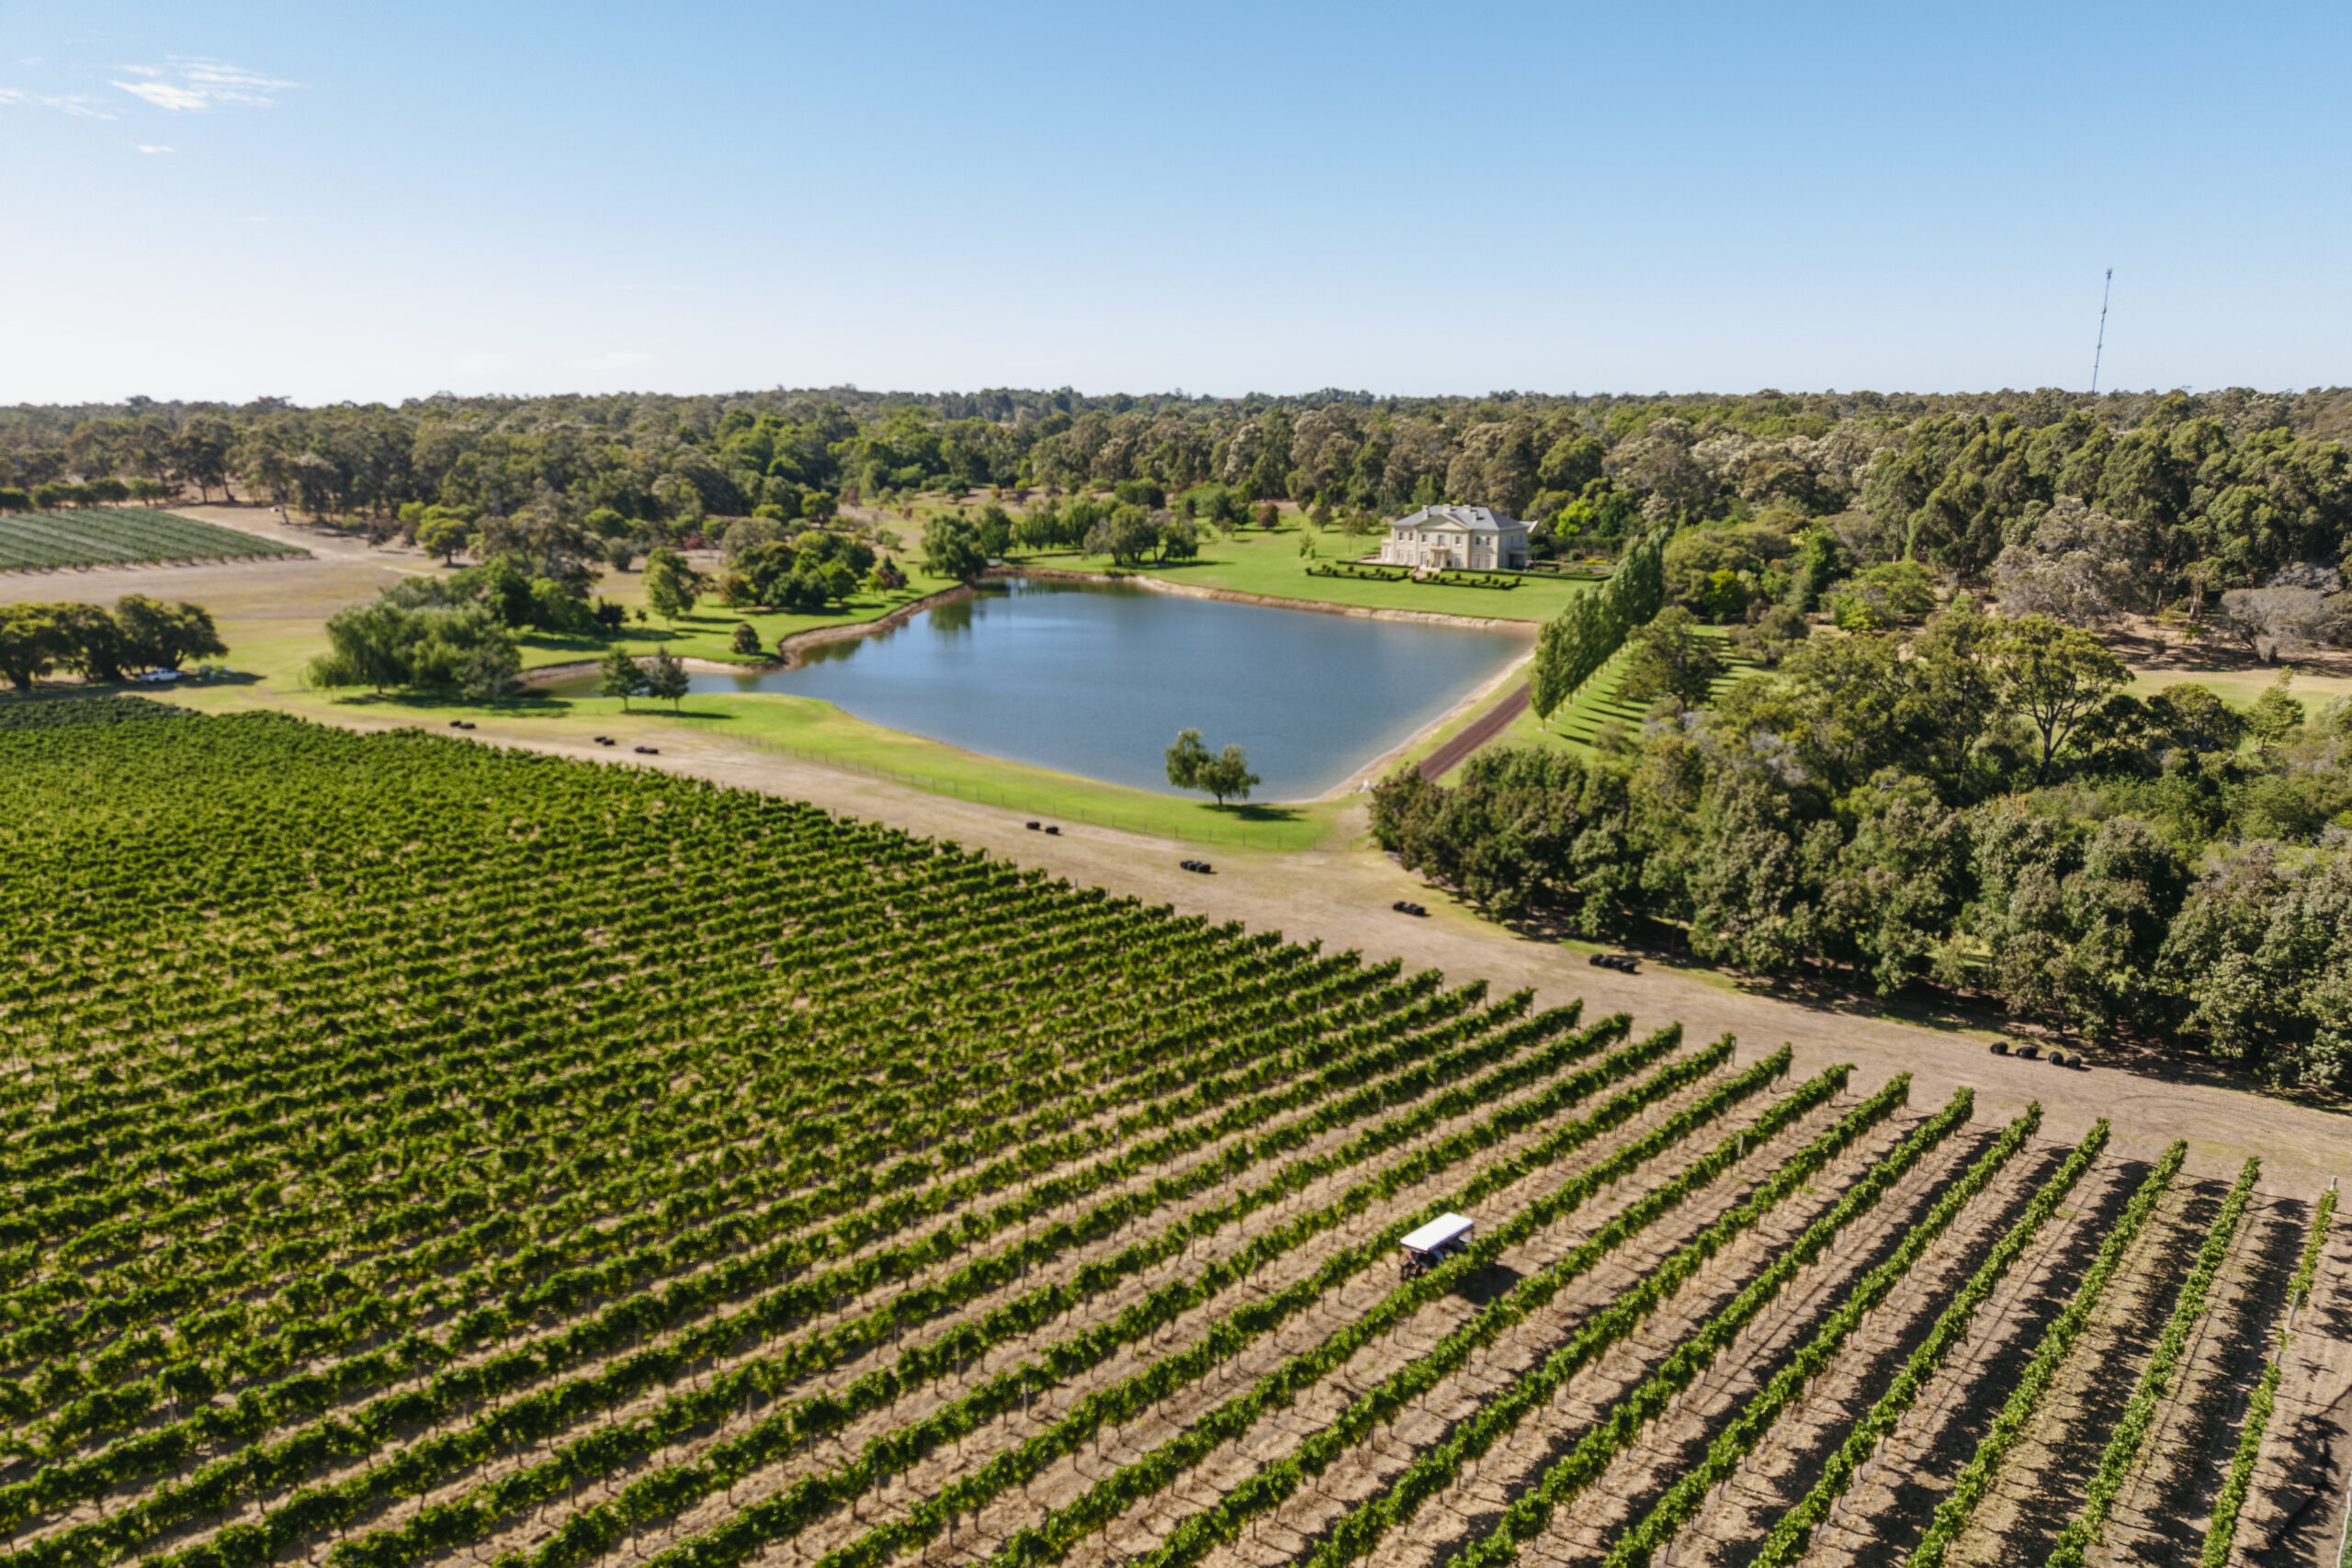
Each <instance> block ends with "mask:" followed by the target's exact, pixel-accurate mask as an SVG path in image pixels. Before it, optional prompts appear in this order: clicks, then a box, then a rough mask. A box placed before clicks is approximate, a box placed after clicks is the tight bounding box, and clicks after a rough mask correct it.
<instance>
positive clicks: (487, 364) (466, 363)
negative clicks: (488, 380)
mask: <svg viewBox="0 0 2352 1568" xmlns="http://www.w3.org/2000/svg"><path fill="white" fill-rule="evenodd" d="M514 364H515V356H514V355H511V354H461V355H458V369H459V370H462V371H464V372H465V373H466V374H467V375H469V376H494V375H496V374H497V373H498V372H499V371H501V370H507V369H511V368H513V367H514Z"/></svg>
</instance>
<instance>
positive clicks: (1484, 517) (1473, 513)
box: [1389, 503, 1527, 534]
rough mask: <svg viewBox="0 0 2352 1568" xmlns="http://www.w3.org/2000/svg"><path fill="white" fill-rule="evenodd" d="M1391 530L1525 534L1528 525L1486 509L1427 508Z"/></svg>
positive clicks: (1471, 507)
mask: <svg viewBox="0 0 2352 1568" xmlns="http://www.w3.org/2000/svg"><path fill="white" fill-rule="evenodd" d="M1389 526H1390V527H1391V528H1459V529H1461V530H1462V531H1463V532H1464V533H1469V534H1505V533H1524V532H1525V531H1526V529H1527V525H1526V524H1524V523H1521V522H1520V521H1518V520H1517V519H1515V518H1511V517H1507V516H1505V515H1503V513H1499V512H1497V511H1495V510H1494V509H1493V508H1491V507H1486V506H1454V505H1451V504H1444V503H1441V504H1439V505H1436V506H1424V507H1422V508H1421V509H1420V510H1419V512H1416V513H1413V514H1412V515H1411V516H1409V517H1399V518H1398V519H1397V521H1396V522H1394V523H1391V524H1390V525H1389Z"/></svg>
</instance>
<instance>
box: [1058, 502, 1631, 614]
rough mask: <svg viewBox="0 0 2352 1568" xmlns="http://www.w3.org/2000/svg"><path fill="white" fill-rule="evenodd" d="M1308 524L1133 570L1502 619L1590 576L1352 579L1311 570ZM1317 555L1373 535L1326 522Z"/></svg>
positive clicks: (1209, 584)
mask: <svg viewBox="0 0 2352 1568" xmlns="http://www.w3.org/2000/svg"><path fill="white" fill-rule="evenodd" d="M1305 528H1306V525H1304V524H1302V523H1299V522H1297V521H1296V520H1295V519H1293V518H1289V517H1285V518H1284V519H1283V524H1282V525H1281V526H1280V527H1278V528H1276V529H1274V530H1272V532H1269V531H1268V530H1266V529H1263V528H1260V527H1256V526H1254V525H1253V526H1251V527H1248V528H1244V529H1242V530H1241V532H1240V533H1239V534H1238V536H1235V537H1233V538H1230V539H1227V538H1225V537H1224V536H1221V535H1218V534H1216V533H1215V532H1214V531H1212V532H1210V533H1209V534H1208V535H1207V536H1204V538H1203V539H1202V540H1201V554H1200V558H1198V559H1196V560H1188V561H1167V562H1163V563H1161V564H1159V565H1157V566H1147V567H1144V568H1141V569H1140V570H1139V572H1138V575H1141V576H1145V577H1157V578H1159V579H1162V580H1163V581H1169V582H1189V583H1193V584H1196V585H1198V586H1200V587H1203V588H1223V589H1227V590H1230V591H1232V592H1238V593H1261V594H1264V595H1266V596H1267V597H1268V598H1273V599H1304V600H1306V601H1308V602H1309V603H1312V604H1360V605H1363V606H1365V607H1367V608H1370V609H1374V610H1429V611H1432V612H1435V613H1436V614H1438V615H1476V616H1482V617H1487V618H1490V619H1494V620H1506V621H1548V620H1550V619H1551V618H1552V617H1553V616H1554V615H1558V614H1559V613H1560V607H1561V606H1562V605H1564V604H1566V603H1567V602H1568V600H1569V599H1570V598H1571V597H1573V596H1574V595H1576V594H1578V593H1583V592H1589V590H1590V589H1591V588H1592V587H1593V584H1592V583H1591V582H1589V581H1577V582H1562V581H1550V580H1546V579H1541V578H1533V577H1528V578H1521V580H1520V584H1519V586H1518V587H1516V588H1510V589H1493V588H1453V587H1446V586H1443V585H1441V584H1436V583H1418V582H1358V581H1351V579H1348V578H1344V577H1309V576H1308V575H1307V574H1306V568H1307V566H1308V564H1309V563H1308V561H1307V560H1306V558H1303V557H1301V556H1300V555H1299V553H1298V545H1299V538H1300V536H1301V533H1302V531H1303V530H1304V529H1305ZM1314 543H1315V547H1316V549H1317V552H1318V555H1317V558H1318V559H1319V560H1320V561H1322V562H1323V563H1324V564H1325V565H1331V564H1334V563H1337V562H1340V561H1345V560H1353V559H1354V558H1357V557H1358V556H1363V555H1374V554H1377V553H1378V552H1379V549H1380V540H1379V538H1378V536H1374V535H1364V536H1360V537H1356V538H1350V537H1349V536H1346V535H1344V534H1342V533H1340V532H1339V530H1337V529H1335V528H1327V529H1324V530H1323V531H1322V533H1321V534H1320V535H1318V536H1315V539H1314ZM1012 564H1014V565H1016V566H1017V565H1023V564H1031V565H1036V566H1042V567H1061V568H1064V569H1066V570H1076V571H1108V570H1111V562H1110V560H1109V558H1106V557H1102V556H1080V555H1077V554H1074V553H1071V554H1061V553H1050V554H1043V555H1037V556H1027V557H1023V558H1019V559H1017V560H1015V561H1014V562H1013V563H1012Z"/></svg>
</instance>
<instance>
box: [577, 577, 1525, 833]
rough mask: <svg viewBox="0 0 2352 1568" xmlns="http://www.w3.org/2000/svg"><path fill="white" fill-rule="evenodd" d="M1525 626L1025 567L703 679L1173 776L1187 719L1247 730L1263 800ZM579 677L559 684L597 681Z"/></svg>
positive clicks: (1362, 741)
mask: <svg viewBox="0 0 2352 1568" xmlns="http://www.w3.org/2000/svg"><path fill="white" fill-rule="evenodd" d="M1526 646H1527V645H1526V642H1525V639H1524V638H1523V637H1517V636H1513V635H1512V634H1510V633H1507V632H1490V631H1480V630H1474V629H1470V628H1464V627H1454V626H1419V625H1410V624H1398V623H1395V622H1388V621H1375V620H1368V619H1359V618H1356V617H1353V616H1345V615H1321V614H1316V613H1313V612H1308V611H1298V610H1277V609H1272V608H1269V607H1266V606H1263V605H1257V604H1227V603H1224V602H1222V601H1217V600H1204V599H1192V598H1186V597H1182V596H1179V595H1175V594H1168V593H1159V592H1153V591H1151V590H1149V589H1143V588H1136V587H1132V586H1129V585H1126V584H1124V583H1083V582H1061V581H1014V582H1012V583H989V584H988V585H986V587H985V588H984V589H983V590H982V591H981V592H978V593H976V594H974V595H973V596H971V597H969V598H967V599H961V600H957V601H955V602H952V603H949V604H939V605H934V606H933V607H932V608H931V609H928V610H926V611H923V612H922V613H920V614H918V615H914V616H912V617H910V619H909V620H908V621H907V622H906V623H905V624H904V625H902V626H897V627H894V628H892V629H891V630H888V631H885V632H877V633H875V634H873V635H871V636H867V637H854V638H847V639H844V640H842V641H840V642H832V643H824V644H820V645H819V646H817V647H814V648H810V649H806V650H805V653H804V655H803V659H804V662H803V663H802V664H801V665H800V666H799V667H798V668H796V669H792V670H784V671H774V672H772V673H769V674H765V675H751V676H745V675H697V676H695V678H694V689H695V691H698V692H761V691H768V692H789V693H792V694H796V695H799V696H810V697H821V698H823V699H824V700H826V701H828V702H831V703H833V704H836V705H839V706H840V707H842V709H844V710H845V711H847V712H849V713H853V714H855V715H856V716H858V717H860V718H864V719H867V720H870V721H871V722H873V723H876V724H881V725H887V726H888V727H889V728H893V729H903V730H907V731H910V732H911V733H913V734H917V735H927V736H930V737H932V738H933V739H939V740H944V741H948V742H950V743H951V744H954V745H957V746H962V747H966V748H967V749H969V750H975V751H983V752H987V753H989V754H990V755H994V756H1000V757H1010V758H1012V759H1014V760H1015V761H1023V762H1034V763H1035V764H1037V765H1039V766H1041V767H1047V768H1055V769H1058V770H1060V771H1062V772H1065V773H1080V774H1083V775H1085V776H1087V777H1090V778H1098V779H1106V780H1109V781H1111V782H1113V783H1115V784H1133V785H1136V786H1138V787H1141V788H1145V789H1154V790H1161V791H1165V790H1166V789H1167V787H1168V784H1167V777H1166V774H1165V773H1164V771H1163V764H1162V761H1161V758H1160V753H1161V752H1162V751H1163V750H1166V748H1167V746H1168V744H1169V742H1170V741H1171V740H1173V739H1175V736H1176V732H1177V730H1179V729H1182V728H1194V729H1198V730H1200V731H1201V732H1202V734H1203V736H1204V738H1205V739H1207V741H1208V742H1209V744H1210V745H1211V746H1212V747H1218V748H1221V747H1223V746H1225V745H1227V743H1228V742H1237V741H1238V743H1240V744H1241V745H1242V746H1244V747H1246V748H1248V750H1249V752H1250V764H1251V766H1252V767H1253V768H1254V769H1255V770H1256V771H1257V773H1259V774H1260V775H1261V778H1262V779H1263V780H1264V783H1263V784H1262V785H1261V787H1260V790H1259V795H1260V797H1261V798H1263V799H1301V798H1305V797H1306V796H1310V795H1319V794H1321V793H1322V792H1323V791H1325V790H1327V789H1329V788H1330V787H1332V786H1333V785H1335V784H1339V783H1340V782H1341V781H1342V780H1344V779H1345V778H1347V776H1348V775H1349V774H1350V773H1353V772H1354V771H1355V770H1356V769H1357V768H1358V767H1360V766H1362V765H1363V763H1364V762H1366V761H1369V760H1370V759H1371V758H1373V757H1374V756H1375V755H1377V754H1378V753H1379V752H1381V751H1383V750H1386V749H1387V748H1389V747H1391V746H1394V745H1396V744H1397V743H1398V742H1400V741H1402V740H1403V739H1406V738H1407V737H1408V736H1409V735H1411V734H1412V733H1413V731H1415V730H1416V729H1419V728H1420V727H1421V726H1422V725H1424V724H1427V723H1428V722H1429V721H1430V720H1431V719H1432V718H1435V717H1436V716H1438V715H1439V714H1441V713H1442V712H1444V711H1445V709H1446V708H1448V707H1450V706H1451V705H1453V703H1455V702H1456V701H1458V700H1459V699H1460V698H1461V697H1462V696H1464V694H1467V693H1468V692H1469V691H1470V690H1471V689H1472V688H1473V687H1475V686H1476V685H1477V684H1478V682H1481V681H1483V680H1485V679H1486V678H1487V677H1488V676H1490V675H1492V674H1493V673H1494V672H1495V671H1497V670H1498V669H1499V668H1500V667H1501V666H1502V665H1503V664H1504V663H1506V662H1507V661H1508V660H1510V658H1511V657H1512V656H1513V655H1514V654H1516V653H1518V652H1519V651H1521V649H1524V648H1525V647H1526ZM594 684H595V682H594V681H593V680H589V681H585V682H566V683H565V684H564V685H562V686H559V687H556V688H554V690H555V691H557V692H558V693H559V694H568V693H576V692H582V691H593V690H594Z"/></svg>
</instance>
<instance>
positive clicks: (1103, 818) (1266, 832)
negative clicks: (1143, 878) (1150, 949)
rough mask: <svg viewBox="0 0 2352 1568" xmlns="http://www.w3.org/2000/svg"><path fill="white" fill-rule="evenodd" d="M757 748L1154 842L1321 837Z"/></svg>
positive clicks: (1250, 845) (1273, 846)
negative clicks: (1091, 804) (1069, 801)
mask: <svg viewBox="0 0 2352 1568" xmlns="http://www.w3.org/2000/svg"><path fill="white" fill-rule="evenodd" d="M751 743H752V745H753V746H755V747H757V748H758V749H759V750H763V751H766V752H769V753H771V754H772V755H775V756H779V757H789V758H792V759H793V760H794V761H802V762H816V763H819V764H821V765H822V766H824V767H828V768H839V769H841V770H842V771H843V772H845V773H863V774H865V776H866V777H867V778H870V779H887V780H888V781H889V782H891V783H892V784H906V785H908V786H909V787H910V788H913V789H921V790H929V791H930V792H931V793H932V794H933V795H951V796H953V797H954V798H956V799H957V800H968V801H970V802H972V803H973V804H974V805H976V806H997V807H1003V808H1004V809H1005V810H1007V811H1021V812H1028V813H1032V814H1034V815H1035V817H1036V818H1038V819H1039V820H1040V821H1044V820H1045V819H1046V818H1057V819H1058V820H1059V821H1061V822H1078V823H1080V824H1083V825H1084V826H1087V827H1092V828H1108V829H1112V830H1113V831H1114V832H1126V833H1142V834H1146V835H1148V836H1149V837H1151V838H1155V839H1174V840H1178V841H1179V842H1182V843H1187V844H1205V845H1209V846H1212V847H1214V846H1216V845H1225V846H1227V847H1229V848H1234V849H1245V850H1305V849H1312V848H1313V847H1314V846H1315V843H1316V841H1317V840H1318V839H1320V838H1321V837H1322V836H1323V832H1322V829H1320V828H1313V827H1304V828H1302V827H1288V826H1284V825H1281V824H1272V823H1257V824H1251V823H1246V822H1237V823H1235V824H1234V825H1233V826H1232V827H1230V828H1225V829H1218V828H1200V827H1193V826H1190V825H1187V824H1181V823H1169V822H1164V821H1160V820H1158V819H1147V818H1144V817H1142V816H1140V815H1137V814H1135V813H1132V812H1131V813H1129V814H1127V815H1126V816H1125V817H1124V818H1123V817H1121V816H1120V814H1119V813H1118V812H1116V811H1103V810H1100V809H1095V810H1090V809H1088V808H1087V807H1068V808H1064V807H1049V806H1039V805H1037V804H1036V803H1035V802H1033V801H1030V800H1026V799H1024V798H1023V796H1022V795H1021V792H1020V791H1019V790H1013V789H1006V788H1005V787H1004V786H1002V785H1001V784H976V783H973V782H972V781H970V780H967V779H954V778H944V777H942V776H940V775H939V774H936V773H900V772H899V770H898V769H896V768H885V767H881V766H878V765H876V764H875V763H873V762H861V761H856V760H855V759H854V758H849V757H837V756H834V755H833V754H831V752H827V751H811V750H807V749H805V748H803V747H799V746H786V745H785V744H784V743H782V742H781V741H775V740H756V739H755V740H752V742H751Z"/></svg>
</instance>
